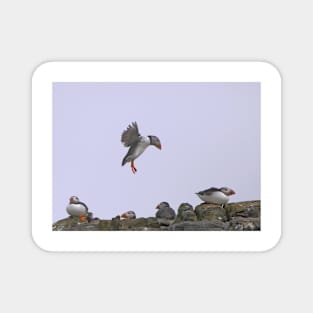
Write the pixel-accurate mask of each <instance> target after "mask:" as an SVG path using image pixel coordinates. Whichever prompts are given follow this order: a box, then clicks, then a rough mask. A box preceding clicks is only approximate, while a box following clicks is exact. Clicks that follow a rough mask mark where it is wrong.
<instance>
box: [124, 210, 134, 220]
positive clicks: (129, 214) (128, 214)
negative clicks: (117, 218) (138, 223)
mask: <svg viewBox="0 0 313 313" xmlns="http://www.w3.org/2000/svg"><path fill="white" fill-rule="evenodd" d="M121 217H123V218H131V219H134V218H136V213H135V212H134V211H127V212H125V213H123V214H122V215H121Z"/></svg>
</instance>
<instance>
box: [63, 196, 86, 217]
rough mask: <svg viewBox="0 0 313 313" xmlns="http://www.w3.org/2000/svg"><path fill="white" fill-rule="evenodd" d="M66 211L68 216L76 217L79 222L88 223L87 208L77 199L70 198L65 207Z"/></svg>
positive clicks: (74, 197)
mask: <svg viewBox="0 0 313 313" xmlns="http://www.w3.org/2000/svg"><path fill="white" fill-rule="evenodd" d="M66 211H67V213H68V214H69V215H70V216H78V217H79V219H80V220H81V221H85V220H86V219H87V221H88V222H89V219H90V216H89V213H88V207H87V205H86V204H85V203H83V202H81V201H79V198H78V197H76V196H72V197H70V203H69V205H68V206H67V207H66Z"/></svg>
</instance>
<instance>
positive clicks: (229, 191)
mask: <svg viewBox="0 0 313 313" xmlns="http://www.w3.org/2000/svg"><path fill="white" fill-rule="evenodd" d="M220 190H221V191H222V192H223V193H224V194H225V195H226V196H231V195H234V194H236V193H235V191H234V190H232V189H230V188H228V187H222V188H221V189H220Z"/></svg>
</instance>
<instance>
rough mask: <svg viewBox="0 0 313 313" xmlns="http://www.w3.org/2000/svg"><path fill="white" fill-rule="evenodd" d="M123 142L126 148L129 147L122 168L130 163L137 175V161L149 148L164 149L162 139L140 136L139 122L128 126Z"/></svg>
mask: <svg viewBox="0 0 313 313" xmlns="http://www.w3.org/2000/svg"><path fill="white" fill-rule="evenodd" d="M121 142H122V143H123V144H124V146H125V147H129V150H128V152H127V154H126V155H125V157H124V159H123V161H122V166H124V165H125V164H126V163H127V162H130V166H131V170H132V172H133V173H134V174H135V173H136V172H137V169H136V167H135V163H134V161H135V159H137V158H138V157H139V156H140V155H141V154H142V153H143V152H144V151H145V150H146V149H147V147H149V146H155V147H157V148H158V149H160V150H161V149H162V146H161V142H160V139H159V138H158V137H156V136H152V135H150V136H142V135H140V134H139V130H138V125H137V122H133V123H132V124H130V125H128V127H127V129H126V130H124V131H123V133H122V136H121Z"/></svg>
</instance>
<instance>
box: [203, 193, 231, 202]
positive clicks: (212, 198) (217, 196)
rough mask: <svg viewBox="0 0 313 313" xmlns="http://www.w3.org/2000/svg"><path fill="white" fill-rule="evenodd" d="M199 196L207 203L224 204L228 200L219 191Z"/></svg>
mask: <svg viewBox="0 0 313 313" xmlns="http://www.w3.org/2000/svg"><path fill="white" fill-rule="evenodd" d="M199 198H200V199H201V200H202V201H204V202H207V203H213V204H225V203H227V202H228V201H229V197H228V196H226V195H225V194H224V193H223V192H221V191H214V192H212V193H211V194H210V195H199Z"/></svg>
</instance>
